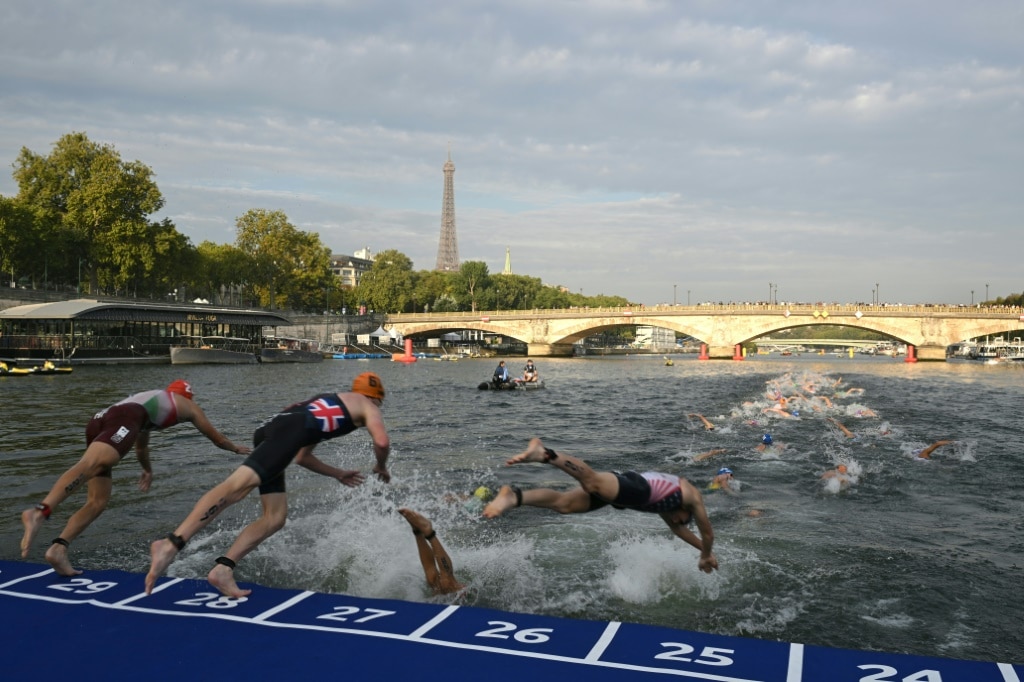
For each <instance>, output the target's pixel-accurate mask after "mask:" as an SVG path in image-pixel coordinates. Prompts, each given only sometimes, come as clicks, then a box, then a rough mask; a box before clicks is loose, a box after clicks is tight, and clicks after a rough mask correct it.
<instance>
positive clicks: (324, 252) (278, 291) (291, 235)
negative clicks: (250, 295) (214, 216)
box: [235, 208, 334, 310]
mask: <svg viewBox="0 0 1024 682" xmlns="http://www.w3.org/2000/svg"><path fill="white" fill-rule="evenodd" d="M236 225H237V238H236V240H235V246H237V247H238V249H239V250H240V251H242V252H243V253H245V254H246V255H247V256H248V257H249V259H250V263H251V270H252V272H253V273H254V289H255V290H256V292H257V294H258V295H259V297H260V301H261V303H262V302H263V301H266V302H267V303H269V305H270V308H271V309H273V308H274V306H280V305H281V303H285V304H286V305H288V306H290V307H292V308H295V309H300V310H314V309H317V307H318V306H320V305H322V303H321V301H322V294H323V291H324V289H325V288H326V287H329V286H330V285H331V279H332V278H333V277H334V275H333V273H332V272H331V251H330V249H328V248H327V247H325V246H324V245H323V244H322V243H321V242H320V236H319V235H317V234H315V233H310V232H302V231H300V230H298V229H296V228H295V226H294V225H292V224H291V223H290V222H288V216H286V215H285V214H284V213H283V212H282V211H268V210H266V209H261V208H254V209H250V210H249V211H247V212H246V213H245V214H244V215H242V216H241V217H240V218H238V221H237V223H236Z"/></svg>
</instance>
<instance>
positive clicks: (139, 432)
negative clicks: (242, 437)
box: [21, 379, 250, 576]
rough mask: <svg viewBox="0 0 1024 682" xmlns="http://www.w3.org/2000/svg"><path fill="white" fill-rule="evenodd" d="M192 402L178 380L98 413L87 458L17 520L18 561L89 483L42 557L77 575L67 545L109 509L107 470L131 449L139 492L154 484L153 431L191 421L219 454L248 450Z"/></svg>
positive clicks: (90, 426)
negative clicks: (64, 505) (20, 530)
mask: <svg viewBox="0 0 1024 682" xmlns="http://www.w3.org/2000/svg"><path fill="white" fill-rule="evenodd" d="M192 398H193V393H192V386H191V385H190V384H189V383H188V382H187V381H184V380H183V379H178V380H177V381H174V382H172V383H171V384H170V385H169V386H168V387H167V388H164V389H157V390H152V391H143V392H142V393H136V394H134V395H131V396H128V397H127V398H125V399H124V400H122V401H121V402H119V403H115V404H114V405H111V406H110V407H108V408H106V409H104V410H101V411H100V412H97V413H96V415H95V416H94V417H93V418H92V419H91V420H90V421H89V423H88V424H87V425H86V427H85V442H86V448H85V454H83V455H82V458H81V459H79V460H78V462H77V463H76V464H75V465H74V466H72V467H71V468H70V469H68V470H67V471H65V472H64V474H62V475H61V477H60V478H58V479H57V482H56V483H55V484H54V485H53V488H51V489H50V492H49V493H48V494H47V495H46V497H44V498H43V499H42V501H41V502H39V503H38V504H36V506H35V507H33V508H31V509H26V510H25V511H24V512H22V514H21V522H22V524H23V525H24V526H25V534H24V536H23V537H22V539H21V556H22V558H25V557H27V556H28V553H29V550H30V549H31V547H32V541H33V540H34V539H35V536H36V534H37V533H38V532H39V529H40V527H41V526H42V524H43V522H44V521H45V520H46V519H48V518H50V515H51V514H52V513H53V512H54V511H56V509H57V507H59V506H60V504H61V503H62V502H64V500H66V499H67V498H68V497H69V496H70V495H71V494H72V493H73V492H75V491H76V490H77V489H78V488H79V487H81V486H82V485H83V484H87V489H88V497H87V499H86V502H85V505H84V506H83V507H82V508H81V509H79V510H78V511H77V512H75V513H74V514H72V515H71V518H70V519H68V522H67V525H65V526H64V530H62V531H61V532H60V535H58V536H57V537H56V538H55V539H54V540H53V542H51V543H50V547H49V549H47V550H46V554H45V557H46V561H47V562H49V564H50V565H51V566H53V569H54V570H55V571H56V572H57V573H59V574H60V575H64V576H73V575H78V574H80V573H81V571H77V570H75V569H74V568H73V567H72V566H71V561H70V559H69V558H68V546H69V545H70V543H71V542H72V541H73V540H74V539H75V538H77V537H78V536H79V535H81V534H82V532H83V531H85V529H86V528H88V527H89V525H90V524H91V523H92V522H93V521H95V520H96V519H97V518H99V516H100V514H102V513H103V511H104V510H105V509H106V508H107V504H108V503H109V502H110V493H111V490H112V489H113V485H114V483H113V478H112V477H111V469H113V468H114V467H115V466H116V465H117V464H118V463H119V462H120V461H121V460H122V459H124V456H125V455H126V454H128V451H129V450H131V449H132V446H133V445H134V446H135V456H136V458H137V459H138V460H139V464H140V465H141V466H142V475H141V476H140V477H139V483H138V486H139V490H141V491H142V492H148V491H149V488H150V485H151V484H152V482H153V467H152V464H151V462H150V457H149V454H150V452H149V434H150V432H151V431H152V430H154V429H166V428H169V427H171V426H174V425H175V424H181V423H183V422H189V423H191V424H192V425H193V426H195V427H196V429H198V430H199V432H200V433H201V434H203V435H204V436H206V437H207V438H208V439H209V440H210V441H211V442H212V443H213V444H214V445H216V446H217V447H218V448H220V449H222V450H227V451H229V452H234V453H237V454H243V455H244V454H248V453H249V452H250V450H249V448H247V447H244V446H240V445H235V444H234V442H232V441H231V439H230V438H228V437H227V436H225V435H223V434H222V433H221V432H220V431H218V430H217V429H216V428H214V426H213V424H211V423H210V420H209V419H208V418H207V417H206V414H205V413H204V412H203V410H202V409H201V408H200V407H199V405H197V404H196V403H195V402H194V401H193V400H192Z"/></svg>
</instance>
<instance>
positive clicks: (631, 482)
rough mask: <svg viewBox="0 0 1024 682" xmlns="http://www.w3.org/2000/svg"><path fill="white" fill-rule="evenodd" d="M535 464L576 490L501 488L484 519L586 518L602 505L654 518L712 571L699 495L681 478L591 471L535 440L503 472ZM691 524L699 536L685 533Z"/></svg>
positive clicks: (700, 564)
mask: <svg viewBox="0 0 1024 682" xmlns="http://www.w3.org/2000/svg"><path fill="white" fill-rule="evenodd" d="M526 462H539V463H543V464H549V465H551V466H553V467H555V468H556V469H559V470H560V471H563V472H564V473H566V474H569V475H570V476H572V477H573V478H574V479H576V480H577V481H579V483H580V486H579V487H578V488H573V489H572V490H568V491H558V490H553V489H551V488H534V489H530V490H522V489H520V488H518V487H515V486H511V485H505V486H502V487H501V489H500V490H499V491H498V494H497V495H496V496H495V498H494V499H493V500H492V501H491V502H490V503H489V504H488V505H487V506H486V507H484V512H483V515H484V517H486V518H490V519H493V518H496V517H498V516H501V515H502V514H504V513H505V512H506V511H508V510H510V509H514V508H515V507H521V506H523V505H526V506H528V507H541V508H543V509H551V510H553V511H557V512H558V513H560V514H586V513H588V512H592V511H596V510H598V509H601V508H602V507H605V506H607V505H609V504H610V505H612V507H614V508H615V509H632V510H635V511H641V512H649V513H653V514H658V515H659V516H660V517H661V519H662V520H663V521H664V522H665V524H666V525H668V527H669V529H670V530H671V531H672V533H673V534H675V535H676V537H678V538H680V539H681V540H683V541H684V542H686V543H687V544H689V545H691V546H693V547H694V548H696V549H697V550H699V551H700V558H699V559H698V562H697V566H698V568H700V570H701V571H704V572H705V573H711V572H712V571H714V570H717V569H718V559H717V558H716V557H715V555H714V553H713V552H712V551H711V549H712V545H713V544H714V540H715V535H714V531H713V530H712V528H711V521H710V519H709V518H708V513H707V510H706V509H705V508H704V498H703V497H702V496H701V494H700V491H699V490H697V488H696V487H695V486H694V485H693V484H691V483H690V482H689V481H687V480H686V479H685V478H682V477H681V476H675V475H673V474H664V473H660V472H654V471H648V472H644V473H637V472H635V471H624V472H615V471H595V470H594V469H591V468H590V466H589V465H588V464H587V463H586V462H584V461H583V460H582V459H579V458H577V457H573V456H571V455H567V454H565V453H562V452H555V451H554V450H552V449H551V448H548V447H545V446H544V443H543V442H542V441H541V440H540V438H534V439H532V440H530V442H529V445H527V447H526V450H524V451H523V452H521V453H519V454H518V455H515V456H514V457H510V458H509V459H508V460H506V462H505V465H506V466H512V465H514V464H524V463H526ZM690 523H696V524H697V528H698V530H699V531H700V536H698V535H697V534H696V533H694V532H693V531H692V530H690V528H689V527H688V526H689V525H690Z"/></svg>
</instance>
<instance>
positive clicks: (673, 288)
mask: <svg viewBox="0 0 1024 682" xmlns="http://www.w3.org/2000/svg"><path fill="white" fill-rule="evenodd" d="M675 304H676V285H675V284H673V285H672V305H675Z"/></svg>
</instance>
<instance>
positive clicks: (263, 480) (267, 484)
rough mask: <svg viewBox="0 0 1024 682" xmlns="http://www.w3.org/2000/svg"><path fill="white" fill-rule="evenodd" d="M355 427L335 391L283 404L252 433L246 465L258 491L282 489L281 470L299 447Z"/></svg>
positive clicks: (283, 489) (273, 491) (282, 476)
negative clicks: (253, 474)
mask: <svg viewBox="0 0 1024 682" xmlns="http://www.w3.org/2000/svg"><path fill="white" fill-rule="evenodd" d="M356 428H358V427H357V426H356V424H355V423H354V422H353V421H352V417H351V416H350V415H349V412H348V409H347V408H346V407H345V404H344V403H343V402H341V399H340V398H339V397H338V394H337V393H322V394H320V395H317V396H313V397H312V398H310V399H309V400H306V401H304V402H301V403H295V404H294V405H291V406H289V407H286V408H285V409H284V410H283V411H281V412H279V413H278V414H275V415H274V416H273V417H271V418H270V419H269V420H268V421H266V422H264V423H263V424H262V425H261V426H260V427H259V428H258V429H256V432H255V433H254V434H253V436H252V444H253V448H254V449H253V451H252V454H250V455H249V457H247V458H246V460H245V462H243V464H245V465H246V466H247V467H249V468H250V469H252V470H253V471H255V472H256V473H257V474H258V475H259V477H260V494H261V495H266V494H268V493H283V492H284V491H285V485H284V470H285V469H286V468H287V467H288V465H289V464H291V462H292V460H293V459H294V458H295V455H296V454H298V452H299V450H300V449H302V448H304V447H306V446H307V445H315V444H316V443H319V442H320V441H323V440H328V439H330V438H337V437H338V436H344V435H345V434H347V433H352V432H353V431H355V430H356Z"/></svg>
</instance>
